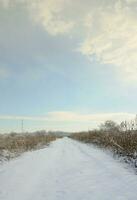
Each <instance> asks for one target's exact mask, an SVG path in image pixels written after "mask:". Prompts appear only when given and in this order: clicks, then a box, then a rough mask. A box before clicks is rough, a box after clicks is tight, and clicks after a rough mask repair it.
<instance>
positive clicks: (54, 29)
mask: <svg viewBox="0 0 137 200" xmlns="http://www.w3.org/2000/svg"><path fill="white" fill-rule="evenodd" d="M67 2H68V0H43V1H35V2H34V1H32V2H31V4H30V6H29V8H30V10H31V17H32V19H33V20H34V21H35V22H37V23H40V24H42V25H43V27H44V28H45V29H46V31H47V32H49V33H50V34H51V35H57V34H64V33H68V32H70V30H71V29H72V28H73V26H74V22H73V21H71V20H67V19H64V18H65V16H64V7H65V6H66V4H67Z"/></svg>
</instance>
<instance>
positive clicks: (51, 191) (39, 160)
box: [0, 138, 137, 200]
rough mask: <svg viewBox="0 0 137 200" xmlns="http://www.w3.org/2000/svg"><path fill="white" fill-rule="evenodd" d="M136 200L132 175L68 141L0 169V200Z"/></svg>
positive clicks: (98, 152) (105, 156) (136, 179)
mask: <svg viewBox="0 0 137 200" xmlns="http://www.w3.org/2000/svg"><path fill="white" fill-rule="evenodd" d="M136 199H137V176H136V175H134V174H133V173H132V172H130V171H129V170H128V169H125V167H124V165H122V164H121V163H119V162H118V161H116V160H114V159H113V158H112V157H111V156H110V155H108V154H106V153H105V152H103V151H102V150H100V149H96V148H95V147H93V146H87V145H86V144H81V143H79V142H77V141H74V140H72V139H68V138H63V139H58V140H56V141H54V142H52V143H51V145H50V146H49V147H48V148H45V149H42V150H37V151H33V152H29V153H25V154H24V155H22V156H21V157H19V158H17V159H14V160H12V161H10V162H8V163H5V164H3V165H1V166H0V200H136Z"/></svg>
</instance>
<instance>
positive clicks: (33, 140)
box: [0, 132, 57, 159]
mask: <svg viewBox="0 0 137 200" xmlns="http://www.w3.org/2000/svg"><path fill="white" fill-rule="evenodd" d="M56 138H57V137H56V136H55V135H54V134H47V133H46V132H36V133H31V134H28V133H27V134H16V133H12V134H4V135H2V134H0V157H1V158H2V157H6V159H10V157H14V156H16V155H20V154H21V153H23V152H25V151H31V150H35V149H39V148H42V147H43V146H46V145H48V144H49V143H50V142H51V141H53V140H56Z"/></svg>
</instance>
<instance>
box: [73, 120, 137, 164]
mask: <svg viewBox="0 0 137 200" xmlns="http://www.w3.org/2000/svg"><path fill="white" fill-rule="evenodd" d="M70 137H71V138H73V139H76V140H79V141H81V142H84V143H92V144H94V145H96V146H98V147H100V148H104V149H107V150H110V151H111V152H112V153H113V155H114V156H118V157H120V158H122V159H123V160H124V161H125V162H127V163H129V164H131V165H133V166H134V167H137V123H136V119H135V120H132V121H130V122H122V123H121V124H120V125H118V124H116V123H115V122H113V121H106V122H105V123H104V124H101V125H100V127H99V129H98V130H93V131H88V132H79V133H74V134H72V135H71V136H70Z"/></svg>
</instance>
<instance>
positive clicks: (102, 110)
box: [0, 0, 137, 132]
mask: <svg viewBox="0 0 137 200" xmlns="http://www.w3.org/2000/svg"><path fill="white" fill-rule="evenodd" d="M136 91H137V0H84V1H83V0H75V1H74V0H1V1H0V131H1V132H10V131H19V130H20V126H21V120H22V119H24V129H25V130H29V131H30V130H37V129H47V130H64V131H76V130H87V129H92V128H96V127H97V126H98V124H99V123H100V122H103V121H104V120H106V119H111V120H115V121H117V122H119V121H121V120H124V119H131V118H133V117H134V115H135V113H136V105H137V104H136V102H137V92H136Z"/></svg>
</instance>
